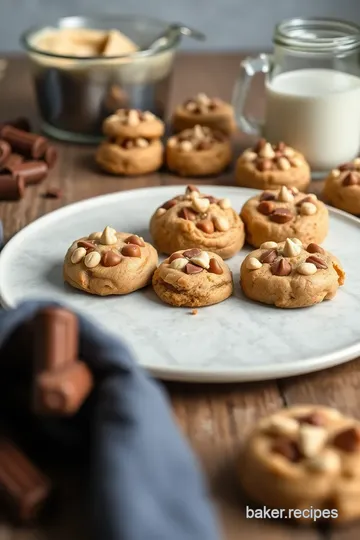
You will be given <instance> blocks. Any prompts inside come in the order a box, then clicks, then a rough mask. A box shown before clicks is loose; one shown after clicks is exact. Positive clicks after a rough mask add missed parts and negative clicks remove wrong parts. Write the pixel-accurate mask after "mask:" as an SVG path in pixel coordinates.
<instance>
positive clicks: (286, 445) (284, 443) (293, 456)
mask: <svg viewBox="0 0 360 540" xmlns="http://www.w3.org/2000/svg"><path fill="white" fill-rule="evenodd" d="M272 451H273V452H275V453H276V454H281V455H282V456H284V457H285V458H286V459H288V460H289V461H291V462H293V463H296V462H297V461H299V460H300V458H301V452H300V450H299V447H298V445H297V444H296V443H295V442H294V441H289V440H288V439H286V438H285V437H279V438H278V439H277V440H276V441H275V442H274V444H273V446H272Z"/></svg>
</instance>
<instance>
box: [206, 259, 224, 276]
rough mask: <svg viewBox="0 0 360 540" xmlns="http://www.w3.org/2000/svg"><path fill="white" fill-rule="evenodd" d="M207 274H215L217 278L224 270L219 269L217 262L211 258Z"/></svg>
mask: <svg viewBox="0 0 360 540" xmlns="http://www.w3.org/2000/svg"><path fill="white" fill-rule="evenodd" d="M208 272H210V273H211V274H217V275H218V276H220V275H221V274H223V273H224V270H223V269H222V268H221V266H220V264H219V263H218V261H217V260H216V259H214V258H213V259H210V262H209V268H208Z"/></svg>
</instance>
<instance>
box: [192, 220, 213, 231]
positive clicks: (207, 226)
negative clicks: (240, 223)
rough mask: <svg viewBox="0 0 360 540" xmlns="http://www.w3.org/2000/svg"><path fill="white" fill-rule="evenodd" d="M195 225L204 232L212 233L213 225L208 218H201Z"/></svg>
mask: <svg viewBox="0 0 360 540" xmlns="http://www.w3.org/2000/svg"><path fill="white" fill-rule="evenodd" d="M196 227H197V228H198V229H200V231H203V232H204V233H206V234H212V233H213V232H214V231H215V226H214V224H213V222H212V221H210V219H203V220H202V221H199V222H198V223H197V224H196Z"/></svg>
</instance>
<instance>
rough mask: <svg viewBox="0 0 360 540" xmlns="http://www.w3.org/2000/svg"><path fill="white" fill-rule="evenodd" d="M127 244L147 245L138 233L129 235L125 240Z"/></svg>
mask: <svg viewBox="0 0 360 540" xmlns="http://www.w3.org/2000/svg"><path fill="white" fill-rule="evenodd" d="M125 244H134V245H136V246H140V247H145V242H144V240H143V239H142V238H140V236H138V235H137V234H132V235H131V236H128V237H127V238H126V240H125Z"/></svg>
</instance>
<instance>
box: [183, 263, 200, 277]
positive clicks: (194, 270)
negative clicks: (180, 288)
mask: <svg viewBox="0 0 360 540" xmlns="http://www.w3.org/2000/svg"><path fill="white" fill-rule="evenodd" d="M202 271H203V268H201V266H196V265H195V264H191V263H187V265H186V266H185V272H186V273H187V274H199V273H200V272H202Z"/></svg>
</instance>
